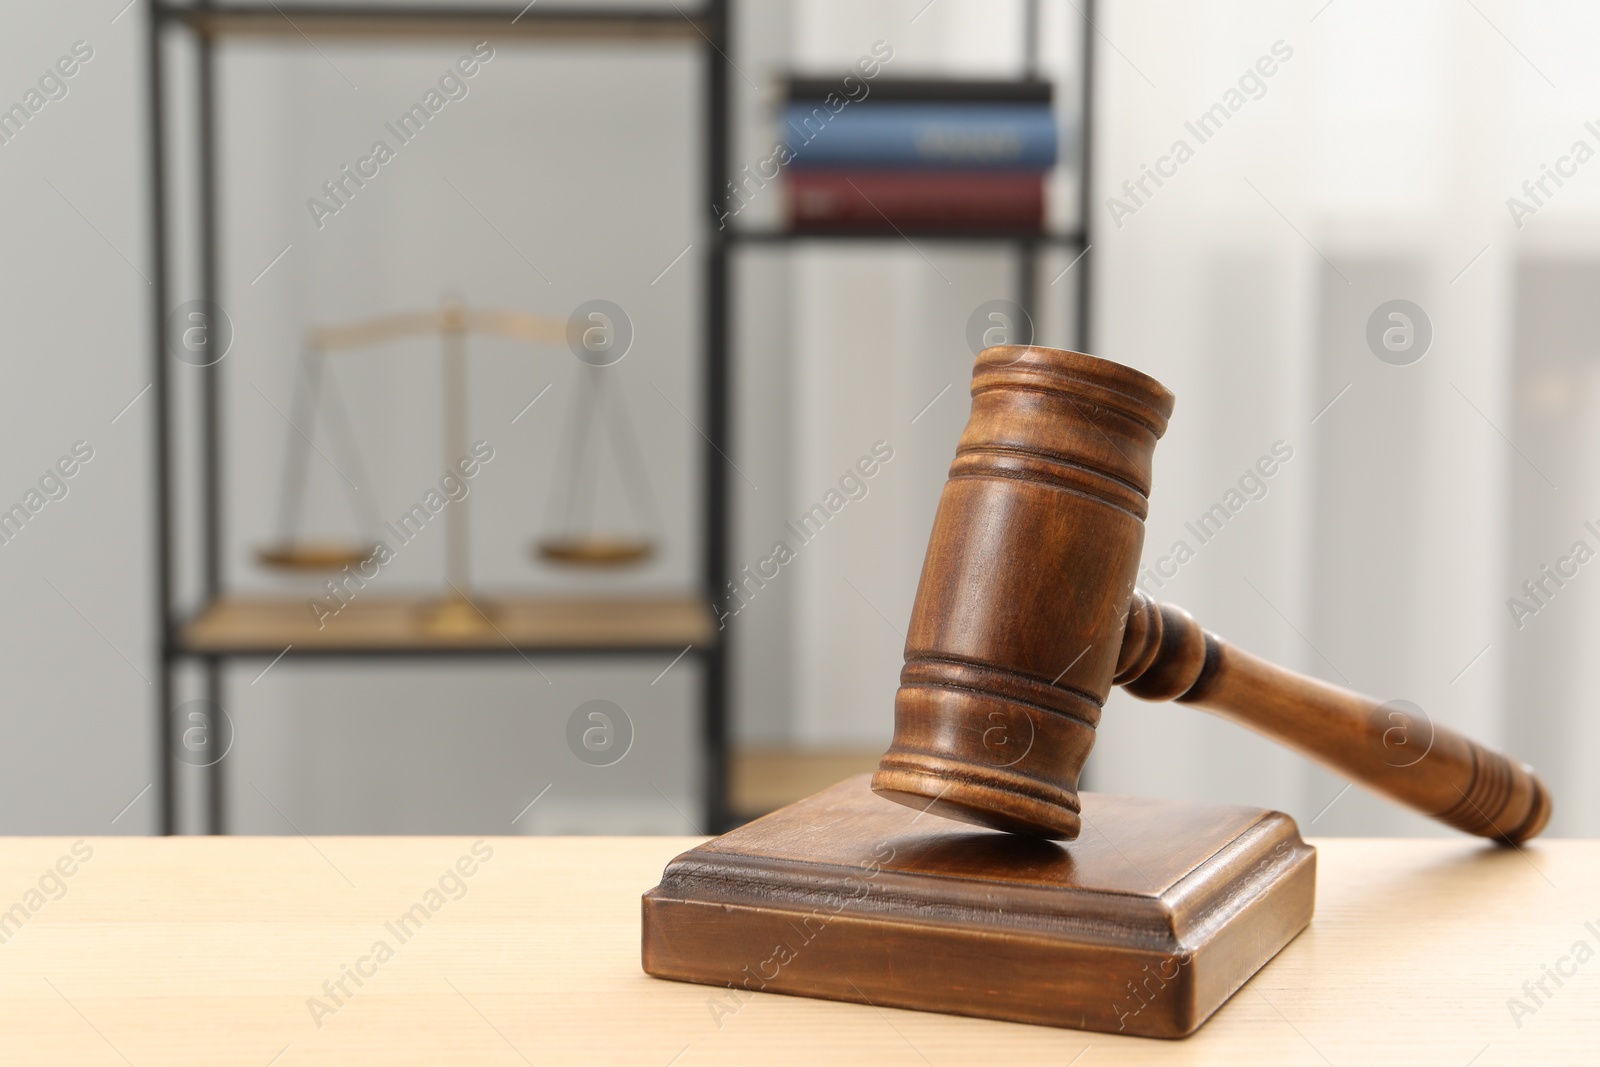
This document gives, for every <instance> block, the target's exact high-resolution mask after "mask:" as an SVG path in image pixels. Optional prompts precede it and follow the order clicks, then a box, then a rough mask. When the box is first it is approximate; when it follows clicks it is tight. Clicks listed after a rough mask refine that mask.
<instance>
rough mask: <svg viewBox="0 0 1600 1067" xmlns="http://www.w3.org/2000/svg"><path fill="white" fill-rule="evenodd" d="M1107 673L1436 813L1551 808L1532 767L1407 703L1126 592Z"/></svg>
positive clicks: (1465, 823)
mask: <svg viewBox="0 0 1600 1067" xmlns="http://www.w3.org/2000/svg"><path fill="white" fill-rule="evenodd" d="M1116 683H1117V684H1118V685H1121V686H1123V687H1124V688H1125V689H1127V690H1128V692H1130V693H1132V694H1133V695H1134V696H1136V697H1140V698H1142V699H1144V700H1177V701H1179V702H1181V703H1185V704H1195V705H1197V706H1199V707H1202V708H1205V709H1206V710H1207V711H1211V712H1215V713H1216V714H1218V715H1221V716H1222V717H1223V718H1225V719H1231V720H1233V721H1234V722H1237V723H1240V724H1242V725H1244V726H1248V727H1250V728H1251V729H1252V730H1255V731H1256V732H1257V733H1260V734H1264V735H1265V736H1267V737H1270V738H1272V739H1273V740H1274V741H1278V742H1280V743H1282V744H1285V745H1287V746H1289V747H1290V748H1292V749H1294V750H1296V751H1297V752H1299V753H1301V754H1302V755H1304V756H1307V757H1309V758H1311V759H1314V760H1316V761H1317V762H1319V763H1321V764H1323V765H1325V766H1327V767H1328V768H1330V769H1331V770H1333V771H1335V772H1337V773H1339V774H1342V775H1345V776H1346V777H1349V778H1352V779H1354V780H1355V781H1358V782H1361V783H1362V784H1364V785H1366V786H1367V787H1368V788H1370V789H1373V790H1375V791H1376V792H1378V793H1382V794H1383V795H1384V796H1387V797H1390V798H1391V799H1393V800H1397V801H1399V802H1400V803H1402V804H1405V805H1408V806H1409V807H1412V808H1414V809H1416V810H1417V811H1420V812H1422V813H1424V814H1426V815H1431V816H1433V817H1434V818H1435V819H1438V820H1439V821H1440V822H1443V823H1446V824H1448V825H1450V826H1453V827H1455V828H1456V829H1458V830H1464V831H1466V832H1467V833H1469V834H1477V835H1479V836H1480V837H1489V838H1495V839H1497V840H1501V841H1507V842H1512V843H1515V842H1519V841H1526V840H1527V839H1529V838H1531V837H1534V836H1535V835H1537V834H1538V833H1539V831H1541V830H1543V829H1544V827H1545V823H1547V822H1548V821H1549V819H1550V793H1549V791H1548V790H1546V788H1545V786H1544V783H1543V782H1541V781H1540V780H1539V776H1538V775H1537V774H1535V773H1534V771H1533V769H1532V768H1531V767H1529V766H1528V765H1527V764H1525V763H1519V762H1517V761H1515V760H1512V759H1510V758H1508V757H1507V756H1505V755H1504V754H1503V753H1500V752H1497V751H1495V750H1494V749H1491V748H1488V747H1486V746H1484V745H1480V744H1478V743H1477V742H1476V741H1472V740H1470V739H1469V738H1466V737H1463V736H1462V735H1461V734H1458V733H1456V732H1455V731H1453V730H1449V729H1447V728H1445V727H1443V726H1440V725H1438V724H1436V723H1432V722H1429V721H1428V720H1427V717H1426V715H1423V716H1421V717H1420V718H1419V717H1418V716H1417V715H1415V714H1413V713H1412V712H1411V711H1408V710H1405V709H1401V708H1397V707H1394V706H1392V705H1387V704H1381V703H1379V702H1378V701H1376V700H1373V699H1372V698H1370V697H1365V696H1362V695H1360V694H1359V693H1353V692H1351V691H1350V690H1348V689H1341V688H1340V687H1338V686H1336V685H1329V684H1328V683H1326V682H1321V681H1318V680H1316V679H1314V678H1307V677H1306V676H1305V675H1302V674H1297V673H1296V672H1294V671H1291V670H1287V669H1285V668H1283V667H1279V666H1276V665H1274V664H1271V663H1268V662H1267V661H1266V660H1263V659H1259V658H1257V657H1255V656H1252V655H1250V653H1248V652H1243V651H1240V650H1239V649H1237V648H1234V647H1233V646H1232V645H1229V644H1228V643H1227V642H1226V641H1223V640H1222V639H1221V638H1219V637H1218V636H1217V635H1216V634H1213V633H1209V632H1207V631H1205V630H1202V629H1201V628H1200V624H1199V623H1197V622H1195V620H1194V617H1193V616H1191V615H1190V614H1189V613H1188V612H1187V611H1184V610H1183V609H1182V608H1180V607H1176V606H1174V605H1171V604H1157V603H1156V602H1155V601H1153V600H1151V599H1150V598H1148V597H1146V596H1145V595H1144V594H1143V593H1139V592H1135V593H1134V599H1133V604H1132V606H1131V607H1130V609H1129V612H1128V622H1127V626H1126V628H1125V630H1124V632H1123V640H1122V650H1121V653H1120V655H1119V656H1118V658H1117V675H1116Z"/></svg>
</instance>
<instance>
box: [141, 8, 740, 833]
mask: <svg viewBox="0 0 1600 1067" xmlns="http://www.w3.org/2000/svg"><path fill="white" fill-rule="evenodd" d="M177 32H186V33H188V34H190V35H192V38H193V40H194V51H195V62H196V70H195V98H194V100H193V106H194V108H195V116H194V132H195V138H196V143H195V145H194V158H195V160H196V173H195V175H194V181H195V186H196V188H197V190H198V196H197V197H196V198H195V202H194V203H193V204H192V205H191V207H192V210H193V212H194V217H193V220H192V225H193V232H194V234H195V236H196V242H195V243H196V245H197V246H198V247H197V253H198V258H197V263H198V269H199V270H198V292H197V293H196V294H195V296H196V298H197V299H199V300H202V301H209V302H210V303H211V305H212V306H215V304H216V297H217V294H218V292H219V280H218V276H217V269H218V261H219V259H220V256H219V254H218V250H219V247H220V242H221V241H222V239H223V237H224V232H223V229H222V226H221V220H220V219H219V218H218V212H217V162H218V147H219V146H218V137H217V98H216V68H217V63H218V51H219V49H218V48H217V43H218V42H219V41H221V40H224V39H231V38H251V39H256V40H260V39H262V38H273V37H275V38H281V39H284V40H286V41H294V42H302V41H315V40H317V39H326V38H334V39H337V38H341V37H343V38H359V39H361V40H366V41H371V40H383V39H391V40H396V41H405V40H417V39H425V38H439V37H460V36H466V37H472V36H478V35H482V36H485V37H489V36H492V37H493V38H494V39H495V40H497V41H498V40H502V39H508V38H509V39H513V40H517V41H545V40H558V41H559V40H584V41H601V42H605V41H646V42H665V43H670V44H674V45H680V46H682V47H685V48H689V49H692V50H694V51H695V52H696V53H697V54H698V55H699V56H700V57H701V59H702V61H703V66H704V70H705V75H704V79H705V80H704V82H703V86H704V90H703V100H702V101H701V109H700V110H701V114H702V116H703V118H702V123H703V126H704V129H705V131H706V136H705V139H704V140H705V144H704V152H705V159H704V163H705V173H706V175H707V177H706V183H707V188H706V190H705V195H704V203H705V204H706V205H707V207H706V216H705V221H706V227H705V228H706V230H707V231H709V232H710V233H712V234H713V235H714V233H715V227H714V223H715V220H716V218H717V216H716V215H715V214H714V213H713V212H714V207H713V205H716V204H717V203H719V202H720V196H721V195H722V194H721V190H720V189H719V188H718V186H719V185H720V183H719V182H718V181H717V180H716V178H715V177H714V176H715V175H719V174H722V173H723V172H725V171H726V169H727V124H728V80H727V73H726V60H725V59H724V58H723V53H724V52H725V51H726V47H727V3H726V0H705V2H704V3H703V4H702V5H701V6H700V7H699V8H698V9H697V10H696V11H695V12H694V13H693V14H691V15H688V16H686V15H683V14H680V13H679V12H677V11H675V10H672V9H660V10H633V9H610V10H601V11H584V10H573V9H563V8H559V7H547V6H544V5H539V6H534V5H526V6H524V5H523V4H513V5H505V6H495V7H442V6H434V7H429V6H420V5H419V6H413V5H398V4H396V5H378V4H374V5H360V6H356V5H348V4H346V5H337V4H335V5H322V4H308V3H298V4H278V3H265V4H230V5H226V6H224V5H221V4H214V3H205V2H197V3H194V4H187V5H185V4H177V3H173V2H171V0H156V2H153V3H152V4H151V5H150V6H149V7H148V13H147V42H146V43H147V48H148V62H149V71H150V85H149V94H150V114H149V139H150V160H151V163H150V166H151V170H150V175H149V177H150V189H151V198H152V199H151V218H152V223H153V228H154V233H153V239H152V250H153V258H154V267H155V272H154V274H153V275H152V277H153V279H154V284H153V286H152V289H153V293H152V311H153V314H152V321H153V323H154V336H153V338H152V359H153V363H152V369H153V372H154V384H155V390H154V391H155V404H156V410H155V428H156V429H155V432H156V439H155V443H154V444H155V448H154V456H155V462H156V479H155V483H156V545H157V555H156V560H155V579H156V586H157V590H158V595H157V598H156V599H157V608H156V610H157V624H158V627H159V631H158V632H159V633H160V635H161V669H160V679H159V682H158V685H157V697H156V699H157V701H158V714H157V722H158V734H157V752H158V760H159V766H158V768H157V785H158V805H159V811H160V815H159V828H160V831H161V832H162V833H168V834H170V833H173V832H174V831H175V829H176V823H177V810H178V797H177V790H176V774H175V771H176V767H175V758H174V736H175V731H176V730H177V729H178V728H179V726H180V724H179V723H178V722H177V721H176V709H175V708H174V699H175V695H176V690H177V678H176V675H177V672H178V671H179V669H180V668H181V667H182V666H183V665H184V664H198V665H199V667H200V670H201V675H202V677H203V679H204V681H203V688H204V697H205V699H206V700H208V701H210V702H211V703H213V704H214V705H217V706H223V705H224V700H223V687H224V682H225V678H224V674H225V670H224V668H225V666H226V665H227V664H228V663H229V662H232V661H237V660H244V659H256V660H267V661H270V660H271V659H272V658H273V657H275V656H278V655H280V654H286V655H287V657H288V658H291V659H302V658H306V659H309V658H317V659H328V658H363V659H369V660H370V659H375V658H382V657H392V656H397V655H403V656H407V657H415V656H427V657H430V658H443V657H462V656H476V657H492V656H498V657H506V656H513V657H514V656H533V655H541V656H577V657H595V656H608V657H639V656H665V657H668V658H670V657H673V656H676V655H679V654H680V653H683V652H684V651H685V648H686V646H687V649H688V655H691V656H693V657H694V658H695V659H697V660H698V661H699V662H700V664H701V667H702V670H701V683H700V684H701V693H700V716H699V718H700V732H701V744H700V752H701V758H702V760H703V763H704V766H703V783H702V788H701V797H700V807H701V817H702V819H703V820H704V825H705V827H706V828H708V829H711V830H713V831H715V830H720V829H722V828H723V827H725V826H726V825H727V822H728V813H727V803H726V799H725V798H726V794H727V776H728V772H727V761H728V748H727V692H728V689H727V649H726V643H725V641H723V640H719V636H721V635H719V634H718V633H717V631H716V629H715V626H714V624H713V620H712V616H711V608H710V605H711V602H712V598H713V596H714V594H715V593H716V592H717V591H718V590H720V589H721V588H722V587H723V585H724V584H725V582H726V581H727V577H728V576H727V574H726V573H725V572H726V569H727V553H728V536H727V527H728V514H729V508H728V475H727V467H726V462H727V461H726V460H724V459H723V453H724V452H726V451H728V449H729V448H730V445H729V443H728V425H729V424H728V410H727V407H728V389H727V378H728V351H727V343H728V342H727V338H728V331H727V326H726V316H727V313H728V309H727V301H726V293H727V289H728V285H727V259H726V249H725V246H723V245H722V244H721V243H720V242H718V241H716V240H714V239H708V248H709V252H708V255H707V263H706V268H705V270H706V276H705V278H704V280H703V288H704V291H705V297H704V300H705V303H704V307H703V312H702V313H703V318H704V322H703V327H702V328H703V331H704V338H705V339H704V345H703V351H702V358H701V368H700V377H701V410H702V416H703V430H704V433H705V438H706V440H705V446H704V448H703V449H702V456H701V459H700V466H701V474H700V477H701V480H702V483H703V493H702V503H701V514H700V527H701V533H702V537H703V549H702V551H701V552H700V558H699V560H698V568H697V569H698V572H699V573H698V575H697V577H696V582H695V586H696V589H695V592H694V593H693V594H692V595H689V596H685V597H676V598H671V597H669V598H649V599H641V598H634V599H632V600H625V599H624V600H600V599H598V598H596V599H592V600H577V601H575V600H574V598H572V597H570V596H567V597H561V598H557V597H550V598H533V597H522V598H502V599H501V601H500V602H501V603H502V604H503V605H504V606H505V608H506V618H505V619H504V620H503V622H504V625H501V626H500V627H498V629H497V631H496V633H494V634H491V635H488V636H486V637H483V638H481V639H477V640H472V639H468V640H459V639H458V640H441V639H436V638H433V637H430V636H428V635H425V634H419V633H414V632H408V631H407V629H406V627H405V626H404V625H401V624H397V623H396V617H397V616H403V614H404V610H405V605H403V604H399V603H389V604H376V603H375V604H372V605H369V606H370V607H372V608H375V609H376V610H372V611H369V613H368V615H369V617H368V618H367V619H365V620H352V621H353V622H356V623H358V624H360V625H359V626H356V627H345V628H344V634H343V637H342V638H341V639H339V640H336V641H329V640H325V639H318V638H319V637H320V635H318V634H316V632H315V630H314V628H313V627H308V626H306V625H304V623H305V622H307V621H309V620H298V619H297V618H296V617H293V616H291V615H287V614H285V612H284V611H283V610H282V609H283V608H284V605H283V604H282V603H274V602H271V601H262V600H259V599H255V600H241V599H239V598H233V597H230V596H229V594H228V591H227V589H226V586H225V580H224V574H223V567H222V485H221V458H220V456H221V450H222V447H223V445H224V443H225V442H224V437H223V434H222V426H223V422H224V420H223V417H222V413H221V410H220V396H219V394H220V391H221V390H220V389H219V384H218V383H219V377H220V375H221V374H223V373H225V367H226V361H225V360H224V361H222V362H219V363H216V364H213V365H211V366H208V367H204V368H197V369H196V370H197V373H199V374H201V375H203V378H202V380H201V382H200V383H199V399H198V408H199V411H198V419H199V425H198V438H199V440H200V442H201V449H200V452H201V458H200V462H199V467H200V469H199V492H198V498H199V499H198V501H197V502H196V503H197V508H198V511H199V516H200V519H199V527H200V529H199V551H198V552H197V553H196V554H195V555H196V557H197V558H196V559H195V561H194V562H195V563H197V564H198V578H199V606H198V607H197V608H196V609H195V610H193V611H189V612H182V611H180V608H179V606H178V604H177V595H178V594H177V588H176V585H177V583H176V579H177V578H178V576H179V574H178V569H177V568H178V566H179V562H180V561H179V560H178V559H177V558H176V552H175V544H176V541H175V535H176V534H177V533H178V528H177V527H178V518H177V513H176V511H175V506H176V504H177V490H178V484H177V483H178V478H177V474H176V471H175V469H174V458H175V451H174V442H175V425H174V421H175V419H174V416H175V412H176V398H175V396H174V389H173V381H172V373H171V365H170V363H169V360H171V358H172V357H170V356H169V355H168V354H167V352H168V342H169V340H170V338H169V337H168V326H167V323H166V317H167V314H168V312H169V310H170V301H171V295H170V294H171V292H172V286H171V282H172V273H173V270H172V268H173V262H172V259H173V257H172V251H173V249H172V241H171V234H170V233H169V227H170V226H171V225H172V223H173V221H174V218H175V216H174V212H173V211H172V208H173V205H172V204H171V203H169V199H170V196H171V187H170V182H169V177H170V168H171V162H170V160H169V158H168V152H169V147H170V146H169V124H168V118H169V115H170V112H169V110H168V109H169V107H171V106H172V102H171V101H169V100H168V81H169V71H168V69H167V68H168V57H167V56H166V54H165V53H166V48H165V46H164V42H165V41H166V40H167V38H168V36H169V34H173V33H177ZM185 562H188V561H187V560H185ZM294 606H300V605H298V604H296V605H294ZM385 609H387V610H385ZM299 614H301V615H303V614H305V613H304V611H303V610H302V611H301V612H300V613H299ZM297 621H298V622H299V623H300V625H298V626H297V625H296V623H297ZM357 630H359V632H354V633H353V632H352V631H357ZM296 635H300V636H302V637H306V638H307V639H306V640H304V641H296V640H294V638H295V636H296ZM286 645H288V646H290V647H288V650H287V652H286V653H285V652H284V649H285V646H286ZM225 763H226V761H217V762H214V763H212V764H211V766H210V767H209V768H208V781H207V783H206V793H207V797H206V800H207V807H206V823H207V825H206V829H207V830H208V831H209V832H211V833H222V832H225V831H226V829H227V812H226V810H225V804H224V799H225V797H226V783H225V781H224V774H223V772H224V766H225Z"/></svg>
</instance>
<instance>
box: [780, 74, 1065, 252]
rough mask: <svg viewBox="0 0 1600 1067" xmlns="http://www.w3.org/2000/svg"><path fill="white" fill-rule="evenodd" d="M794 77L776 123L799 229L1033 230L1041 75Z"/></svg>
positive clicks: (1047, 140) (1047, 113) (1043, 165)
mask: <svg viewBox="0 0 1600 1067" xmlns="http://www.w3.org/2000/svg"><path fill="white" fill-rule="evenodd" d="M848 81H849V83H850V85H852V86H853V88H854V93H853V97H854V98H852V94H847V93H846V92H845V91H844V83H843V82H841V81H840V80H839V79H821V78H796V79H792V80H791V81H790V83H789V92H788V100H787V103H786V104H785V107H784V115H783V125H784V133H785V135H786V137H787V145H788V149H789V153H790V160H789V166H788V173H789V178H788V183H787V189H788V194H787V195H788V209H789V224H790V226H791V228H792V229H794V230H795V231H796V232H799V233H819V232H826V233H838V232H844V233H880V232H891V233H892V232H896V231H901V232H904V231H910V230H915V231H922V232H930V231H931V232H956V233H959V232H968V233H970V232H975V231H976V232H985V231H1000V232H1006V233H1013V232H1021V233H1033V232H1038V231H1039V230H1041V229H1043V227H1044V219H1045V203H1044V187H1045V177H1046V174H1047V173H1048V171H1049V170H1050V168H1051V167H1053V166H1055V163H1056V156H1057V149H1058V146H1057V137H1056V123H1055V116H1054V113H1053V112H1052V111H1051V107H1050V97H1051V86H1050V83H1048V82H1042V81H973V80H959V79H948V78H914V79H913V78H907V79H889V78H877V79H874V80H872V81H860V80H857V79H848Z"/></svg>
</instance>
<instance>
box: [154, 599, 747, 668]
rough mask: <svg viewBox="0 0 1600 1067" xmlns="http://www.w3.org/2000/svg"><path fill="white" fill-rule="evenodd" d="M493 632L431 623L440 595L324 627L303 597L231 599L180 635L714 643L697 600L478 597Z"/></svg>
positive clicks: (376, 642)
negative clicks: (457, 629)
mask: <svg viewBox="0 0 1600 1067" xmlns="http://www.w3.org/2000/svg"><path fill="white" fill-rule="evenodd" d="M474 598H475V599H477V600H479V601H480V602H481V603H482V604H483V605H484V606H485V607H486V609H487V610H488V612H489V614H490V618H491V619H492V624H491V623H490V622H484V623H483V625H482V626H481V627H475V628H466V629H463V630H460V631H457V632H450V631H445V630H441V629H440V628H438V627H436V626H432V625H430V622H429V620H430V617H431V616H430V614H429V613H430V612H431V611H435V610H437V609H438V607H439V606H440V605H441V604H442V603H445V601H442V600H440V599H439V598H435V597H419V596H411V597H402V596H371V597H362V598H359V599H356V600H352V601H351V602H350V603H349V604H348V605H346V606H345V608H344V609H343V610H342V611H340V612H339V614H338V615H336V616H334V617H332V618H328V619H325V620H323V622H324V625H323V627H322V628H321V629H319V628H318V626H317V616H316V615H315V614H314V613H313V612H312V611H311V610H310V609H309V608H308V607H307V606H306V601H305V600H304V599H290V598H285V597H225V598H223V599H221V600H219V601H217V602H216V603H214V604H212V605H211V606H210V607H209V608H207V609H206V610H205V611H203V612H202V613H200V614H199V615H198V616H197V617H195V618H194V619H192V620H190V621H189V622H188V623H186V624H185V625H184V626H183V627H181V628H180V630H179V634H178V639H179V642H180V643H181V644H182V645H183V647H184V648H186V649H188V650H190V651H193V652H255V653H261V654H265V655H273V656H275V655H277V654H278V653H279V652H282V651H283V649H284V646H285V645H291V644H292V645H294V647H295V651H296V652H297V653H302V652H316V651H334V650H338V651H352V650H357V651H369V652H386V651H388V652H403V651H430V650H433V649H442V648H448V649H463V648H467V649H481V650H484V651H496V650H503V649H507V648H510V647H516V648H522V649H563V648H574V647H590V646H602V645H603V646H607V647H612V648H652V649H654V648H660V649H672V650H673V651H675V652H676V651H679V650H681V649H682V648H684V646H686V645H696V646H705V645H709V644H711V643H712V642H714V641H715V640H716V626H715V624H714V623H713V622H712V619H711V611H710V609H709V608H708V607H707V606H706V604H705V602H704V601H703V600H701V599H699V598H698V597H692V596H634V597H570V598H566V597H530V596H526V595H521V596H495V595H493V594H484V593H477V592H475V593H474Z"/></svg>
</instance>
